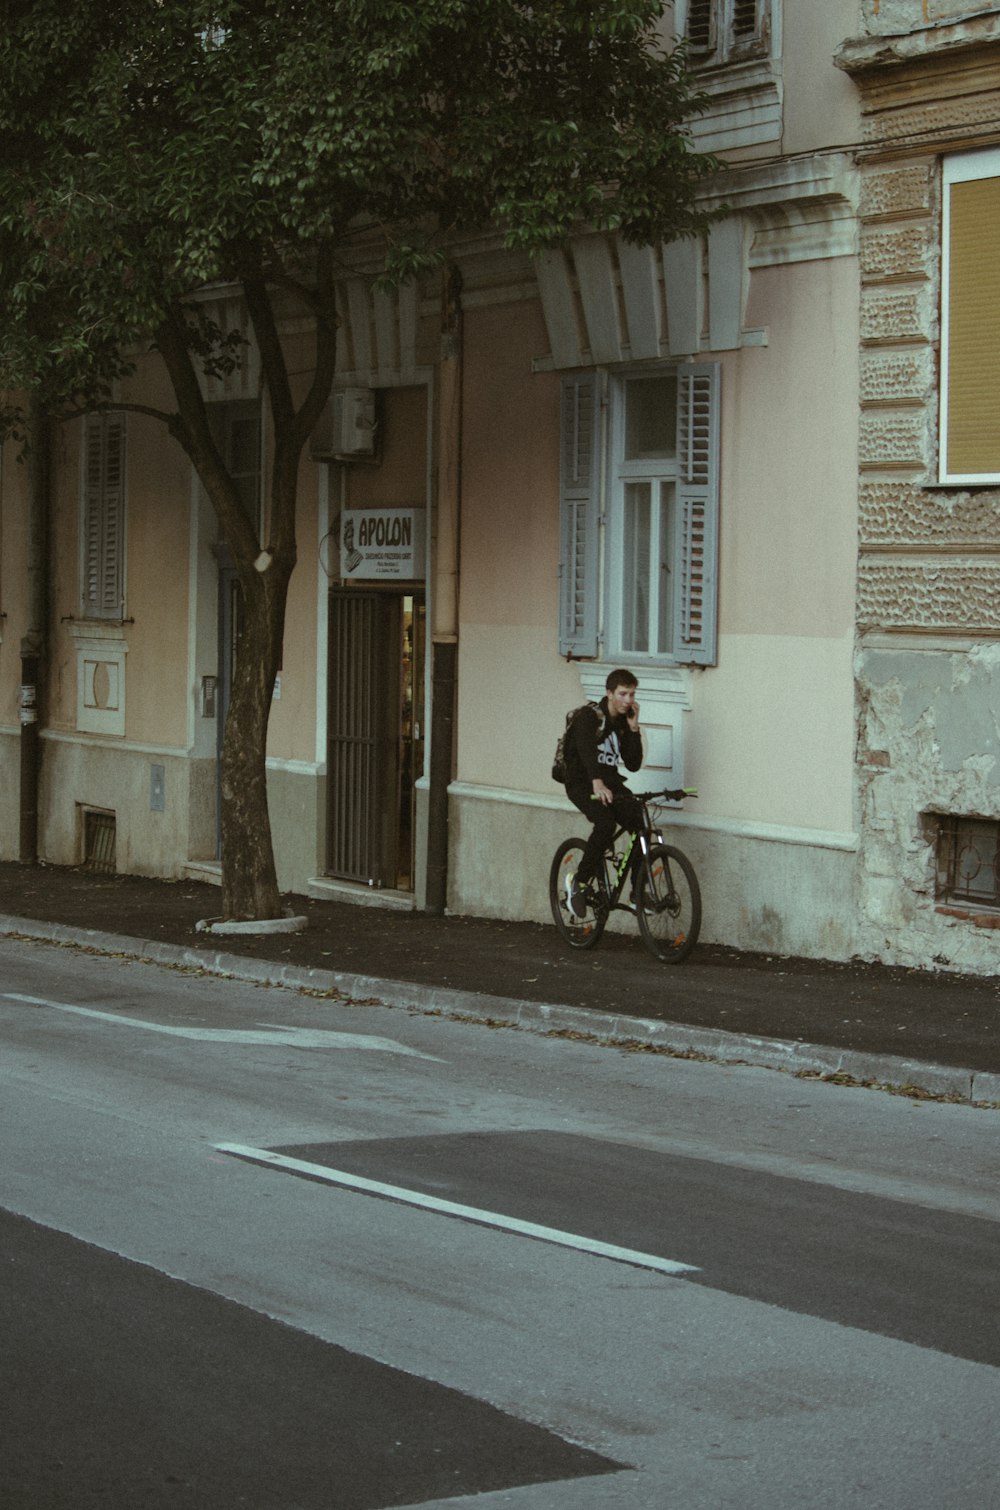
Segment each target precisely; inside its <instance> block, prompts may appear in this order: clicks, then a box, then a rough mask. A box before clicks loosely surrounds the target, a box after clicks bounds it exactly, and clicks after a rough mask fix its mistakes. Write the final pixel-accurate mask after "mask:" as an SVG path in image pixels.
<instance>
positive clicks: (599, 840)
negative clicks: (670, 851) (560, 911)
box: [566, 787, 642, 881]
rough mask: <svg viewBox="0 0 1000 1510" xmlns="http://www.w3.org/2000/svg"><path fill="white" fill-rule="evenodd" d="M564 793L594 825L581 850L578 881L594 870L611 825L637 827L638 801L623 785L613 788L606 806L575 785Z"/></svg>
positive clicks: (606, 844) (609, 837)
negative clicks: (618, 789) (616, 788)
mask: <svg viewBox="0 0 1000 1510" xmlns="http://www.w3.org/2000/svg"><path fill="white" fill-rule="evenodd" d="M566 795H567V796H568V797H569V800H570V801H571V802H572V803H574V804H575V805H576V806H577V807H578V808H579V809H580V811H581V813H582V814H583V815H584V817H585V818H588V819H589V820H590V822H591V823H592V824H593V825H594V826H593V828H592V829H591V831H590V838H589V839H588V840H587V844H586V847H585V849H584V851H583V859H582V860H581V861H580V869H579V870H578V871H577V873H576V879H577V880H578V881H589V880H590V879H591V878H592V877H593V876H595V875H596V874H597V867H598V865H600V863H601V856H602V855H603V854H604V851H605V850H606V849H608V848H609V846H610V844H611V840H612V838H613V836H614V832H615V829H616V828H618V827H619V825H621V826H622V827H623V828H628V829H631V830H632V831H633V832H634V831H635V830H636V829H637V828H638V827H639V824H640V823H641V821H642V804H641V803H639V802H637V801H636V800H635V798H634V797H633V796H632V793H631V792H630V791H629V790H628V788H627V787H623V788H622V790H621V791H620V792H616V793H615V796H614V801H613V802H611V803H609V804H608V806H605V805H604V803H603V802H598V800H597V798H596V797H594V796H592V795H591V793H590V791H587V790H581V789H579V788H575V789H574V790H573V791H567V793H566Z"/></svg>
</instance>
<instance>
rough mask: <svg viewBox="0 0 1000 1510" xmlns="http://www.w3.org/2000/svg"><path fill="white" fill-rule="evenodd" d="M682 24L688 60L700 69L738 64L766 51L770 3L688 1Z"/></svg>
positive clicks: (765, 0) (764, 0)
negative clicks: (715, 65) (723, 64)
mask: <svg viewBox="0 0 1000 1510" xmlns="http://www.w3.org/2000/svg"><path fill="white" fill-rule="evenodd" d="M682 6H683V8H682V24H683V32H684V36H685V38H686V39H687V46H688V56H689V57H690V60H691V63H692V64H693V65H694V66H695V67H698V66H699V65H701V66H705V67H708V66H711V65H713V64H721V63H736V62H740V61H741V60H742V59H744V58H755V57H759V56H760V54H761V53H764V52H766V51H767V47H768V40H769V38H768V33H769V29H770V12H771V6H770V0H687V3H686V5H683V0H682Z"/></svg>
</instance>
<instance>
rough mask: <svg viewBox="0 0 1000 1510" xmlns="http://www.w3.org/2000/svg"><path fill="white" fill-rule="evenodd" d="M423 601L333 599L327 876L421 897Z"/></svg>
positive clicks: (343, 592) (378, 596) (341, 595)
mask: <svg viewBox="0 0 1000 1510" xmlns="http://www.w3.org/2000/svg"><path fill="white" fill-rule="evenodd" d="M424 642H425V613H424V597H423V594H422V593H419V594H418V593H409V594H401V593H394V592H357V591H354V590H352V589H349V588H347V589H344V588H338V589H334V590H333V591H332V592H331V593H330V624H329V644H330V659H329V695H328V703H329V710H330V711H329V718H328V740H327V752H328V753H327V769H328V781H327V791H328V803H327V807H328V819H327V866H328V871H329V874H330V875H332V876H337V877H339V878H340V879H342V880H348V881H359V882H361V883H363V884H365V885H368V886H385V887H389V888H391V889H393V890H400V891H412V890H413V889H414V870H415V866H414V853H415V844H414V826H415V819H416V802H415V800H414V785H415V783H416V781H417V780H418V779H419V778H420V776H421V775H422V774H423V767H424V728H423V716H424Z"/></svg>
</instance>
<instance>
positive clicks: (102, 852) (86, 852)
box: [83, 808, 115, 876]
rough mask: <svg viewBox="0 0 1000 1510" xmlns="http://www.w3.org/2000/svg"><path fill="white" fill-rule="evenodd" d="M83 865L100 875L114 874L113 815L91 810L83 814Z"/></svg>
mask: <svg viewBox="0 0 1000 1510" xmlns="http://www.w3.org/2000/svg"><path fill="white" fill-rule="evenodd" d="M83 863H84V867H85V868H86V869H87V870H93V871H97V872H98V873H99V874H100V875H111V876H113V875H114V873H115V815H114V813H102V812H97V811H95V810H94V809H93V808H88V809H85V810H84V814H83Z"/></svg>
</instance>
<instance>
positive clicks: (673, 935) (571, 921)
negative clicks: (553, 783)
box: [549, 787, 701, 965]
mask: <svg viewBox="0 0 1000 1510" xmlns="http://www.w3.org/2000/svg"><path fill="white" fill-rule="evenodd" d="M697 795H698V793H697V791H696V790H695V789H694V788H693V787H685V788H683V789H681V790H678V791H670V790H667V791H662V792H633V793H631V796H633V797H634V798H635V799H636V801H637V802H638V803H639V804H640V805H641V813H642V817H641V821H640V825H639V827H638V828H637V829H636V830H635V831H634V832H633V831H632V830H631V829H627V828H622V827H619V828H617V829H616V830H615V833H614V837H613V839H612V841H611V847H610V848H609V849H608V850H607V851H606V853H605V855H604V859H603V864H601V865H600V866H599V867H598V871H597V874H596V876H595V877H594V878H593V879H592V880H590V881H587V882H585V883H584V885H583V886H582V887H581V888H580V890H579V895H582V897H583V899H584V902H585V904H586V911H585V912H584V914H583V916H582V917H579V916H577V914H576V913H575V912H574V910H573V908H572V907H571V906H570V892H571V890H572V884H573V878H574V876H575V875H576V872H577V871H578V870H579V868H580V861H581V860H582V858H583V850H584V846H585V845H586V842H587V841H586V840H585V839H564V840H563V842H562V844H560V846H559V848H558V849H557V850H556V852H555V854H554V856H553V858H552V865H551V868H550V871H549V903H550V905H551V908H552V916H553V918H554V920H555V925H556V927H557V928H558V930H559V932H560V934H561V935H562V937H563V938H564V939H565V940H566V942H567V943H568V944H570V945H571V946H572V947H573V948H574V949H592V948H593V947H594V945H595V944H596V943H597V941H598V940H599V939H600V937H601V934H602V933H603V932H604V928H605V924H606V923H607V921H608V918H609V917H610V916H611V914H612V912H629V913H631V914H632V916H633V917H635V918H636V919H637V921H638V924H639V932H640V934H641V935H642V941H643V943H644V944H645V945H646V948H647V949H648V950H649V951H650V953H651V954H652V955H653V956H654V958H655V959H658V960H663V961H664V962H665V963H667V964H671V965H677V964H680V962H681V960H683V959H686V958H687V956H688V955H689V954H690V953H691V950H692V949H693V948H694V946H695V944H696V943H697V942H698V934H699V933H700V931H701V888H700V887H699V885H698V877H697V876H696V875H695V870H694V866H693V865H692V864H691V861H690V860H689V859H688V857H687V855H685V854H684V853H683V851H682V850H679V849H677V848H676V847H675V846H674V845H672V844H665V843H664V842H663V836H662V834H661V833H660V831H659V829H658V828H656V827H655V826H654V824H653V820H652V818H651V817H650V813H649V804H651V803H653V802H656V801H657V800H660V799H663V798H667V799H668V800H669V801H671V802H679V801H680V799H681V798H682V797H697ZM623 834H628V843H627V844H626V845H625V848H624V849H623V850H622V851H621V853H620V854H619V853H618V852H617V851H616V850H615V845H616V844H617V842H618V840H619V839H620V838H621V836H622V835H623ZM630 874H631V877H632V889H631V899H630V900H629V901H628V902H622V901H620V900H619V898H620V897H621V894H622V891H623V890H624V888H625V882H626V880H627V879H628V877H629V875H630Z"/></svg>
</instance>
